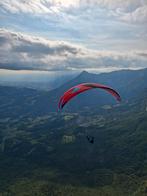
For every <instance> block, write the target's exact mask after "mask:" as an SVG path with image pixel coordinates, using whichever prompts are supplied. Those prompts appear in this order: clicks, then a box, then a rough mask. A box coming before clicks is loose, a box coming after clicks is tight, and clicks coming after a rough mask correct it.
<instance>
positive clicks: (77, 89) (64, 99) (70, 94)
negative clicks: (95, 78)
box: [58, 83, 121, 144]
mask: <svg viewBox="0 0 147 196" xmlns="http://www.w3.org/2000/svg"><path fill="white" fill-rule="evenodd" d="M94 88H99V89H103V90H105V91H107V92H108V93H110V94H111V95H112V96H113V97H114V98H115V99H116V100H117V101H119V102H120V101H121V97H120V95H119V93H118V92H117V91H116V90H114V89H113V88H111V87H109V86H105V85H102V84H98V83H82V84H78V85H76V86H74V87H72V88H70V89H68V90H67V91H66V92H65V93H64V94H63V95H62V96H61V98H60V100H59V104H58V108H59V110H60V109H63V107H64V106H65V105H66V104H67V103H68V102H69V101H70V100H71V99H72V98H74V97H75V96H77V95H78V94H80V93H83V92H85V91H87V90H90V89H94ZM86 138H87V140H88V141H89V143H91V144H94V137H93V136H88V135H87V136H86Z"/></svg>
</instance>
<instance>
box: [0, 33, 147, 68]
mask: <svg viewBox="0 0 147 196" xmlns="http://www.w3.org/2000/svg"><path fill="white" fill-rule="evenodd" d="M0 46H1V47H0V58H1V63H0V68H1V69H10V70H44V71H45V70H48V71H59V70H60V71H69V70H86V69H88V70H89V69H103V68H105V69H106V68H108V69H114V68H115V69H118V68H137V67H140V68H144V67H145V66H146V65H147V59H146V58H144V55H141V54H144V53H145V51H141V52H140V55H139V52H136V51H132V52H131V51H130V52H129V53H128V52H126V53H120V52H115V51H113V52H112V51H97V50H90V49H87V48H85V47H82V46H80V45H74V44H71V43H69V42H64V41H51V40H48V39H45V38H42V37H35V36H31V35H26V34H22V33H19V32H13V31H8V30H6V29H0Z"/></svg>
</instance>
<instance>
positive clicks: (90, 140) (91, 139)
mask: <svg viewBox="0 0 147 196" xmlns="http://www.w3.org/2000/svg"><path fill="white" fill-rule="evenodd" d="M86 138H87V140H88V141H89V143H91V144H93V143H94V137H93V136H90V135H87V136H86Z"/></svg>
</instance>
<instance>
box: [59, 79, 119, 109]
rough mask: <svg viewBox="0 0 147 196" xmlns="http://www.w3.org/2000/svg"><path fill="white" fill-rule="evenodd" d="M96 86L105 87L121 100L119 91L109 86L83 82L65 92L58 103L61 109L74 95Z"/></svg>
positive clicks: (104, 88)
mask: <svg viewBox="0 0 147 196" xmlns="http://www.w3.org/2000/svg"><path fill="white" fill-rule="evenodd" d="M94 88H99V89H103V90H105V91H107V92H108V93H110V94H111V95H112V96H114V97H115V98H116V99H117V100H118V101H121V97H120V95H119V94H118V92H117V91H115V90H114V89H113V88H111V87H109V86H105V85H102V84H98V83H83V84H79V85H76V86H74V87H72V88H70V89H69V90H67V91H66V92H65V93H64V94H63V96H62V97H61V98H60V101H59V104H58V107H59V109H62V108H63V107H64V106H65V105H66V104H67V103H68V102H69V101H70V100H71V99H72V98H73V97H75V96H77V95H78V94H80V93H83V92H84V91H87V90H90V89H94Z"/></svg>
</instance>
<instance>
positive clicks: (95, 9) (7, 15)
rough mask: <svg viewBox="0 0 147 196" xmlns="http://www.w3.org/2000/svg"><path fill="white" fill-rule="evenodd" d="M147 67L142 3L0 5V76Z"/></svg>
mask: <svg viewBox="0 0 147 196" xmlns="http://www.w3.org/2000/svg"><path fill="white" fill-rule="evenodd" d="M146 67H147V0H126V1H124V0H21V1H20V0H3V1H0V76H5V77H10V76H11V73H12V74H13V75H15V74H16V75H19V74H23V73H24V74H26V75H27V73H29V74H30V73H31V72H32V73H35V72H36V73H38V71H43V73H44V72H47V73H53V74H55V73H60V72H65V73H70V72H73V71H75V72H80V71H83V70H86V71H89V72H109V71H113V70H120V69H141V68H146Z"/></svg>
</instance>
